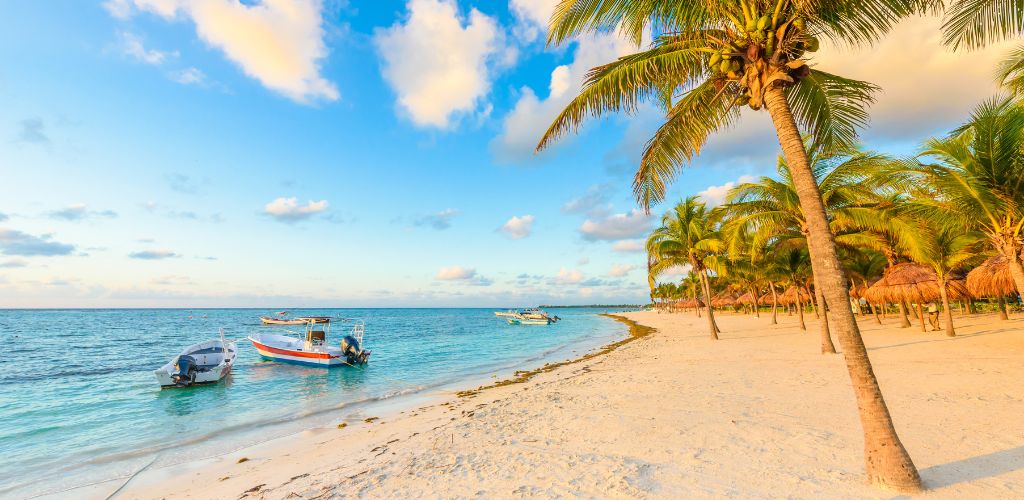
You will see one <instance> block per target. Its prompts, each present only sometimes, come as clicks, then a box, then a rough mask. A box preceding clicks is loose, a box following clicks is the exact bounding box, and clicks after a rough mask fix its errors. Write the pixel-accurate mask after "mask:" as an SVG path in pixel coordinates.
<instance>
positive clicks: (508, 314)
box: [494, 309, 519, 318]
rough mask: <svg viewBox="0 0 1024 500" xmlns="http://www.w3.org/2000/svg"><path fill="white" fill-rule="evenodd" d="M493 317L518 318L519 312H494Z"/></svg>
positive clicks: (510, 310)
mask: <svg viewBox="0 0 1024 500" xmlns="http://www.w3.org/2000/svg"><path fill="white" fill-rule="evenodd" d="M494 315H495V316H497V317H499V318H514V317H516V316H519V311H514V310H512V309H509V310H508V311H494Z"/></svg>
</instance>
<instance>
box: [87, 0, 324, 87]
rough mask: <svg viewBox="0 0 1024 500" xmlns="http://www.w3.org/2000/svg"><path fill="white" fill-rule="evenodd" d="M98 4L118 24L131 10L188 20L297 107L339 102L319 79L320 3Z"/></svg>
mask: <svg viewBox="0 0 1024 500" xmlns="http://www.w3.org/2000/svg"><path fill="white" fill-rule="evenodd" d="M103 5H104V7H105V8H106V9H107V11H108V12H110V13H111V15H113V16H114V17H117V18H120V19H126V18H128V17H130V16H131V15H132V13H133V9H139V10H144V11H148V12H152V13H155V14H157V15H159V16H161V17H164V18H167V19H177V18H180V17H184V18H187V19H190V20H191V21H192V22H194V23H195V26H196V33H197V34H198V35H199V38H201V39H202V40H203V41H204V42H206V43H207V44H208V45H210V46H212V47H215V48H217V49H219V50H220V51H222V52H223V53H224V55H225V56H227V58H228V59H230V60H231V61H232V62H234V63H236V64H238V65H239V67H241V69H242V71H244V72H245V74H247V75H249V76H250V77H253V78H255V79H257V80H259V81H260V83H262V84H263V85H264V86H266V87H267V88H269V89H272V90H274V91H276V92H279V93H281V94H283V95H285V96H286V97H288V98H290V99H292V100H294V101H298V102H302V103H307V102H310V101H314V100H318V99H325V100H330V101H333V100H336V99H338V89H337V88H336V87H335V86H334V84H333V83H331V82H329V81H327V80H326V79H324V78H323V76H321V75H320V61H321V60H323V59H324V58H325V57H327V47H326V46H325V45H324V40H323V39H324V30H323V18H322V15H321V13H322V7H323V5H322V1H321V0H263V1H262V2H260V3H256V4H250V3H244V2H239V1H236V0H131V1H130V2H129V0H110V1H108V2H106V3H105V4H103Z"/></svg>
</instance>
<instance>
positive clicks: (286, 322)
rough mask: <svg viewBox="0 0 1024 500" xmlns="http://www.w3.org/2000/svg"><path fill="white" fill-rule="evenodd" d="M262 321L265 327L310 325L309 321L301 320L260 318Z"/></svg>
mask: <svg viewBox="0 0 1024 500" xmlns="http://www.w3.org/2000/svg"><path fill="white" fill-rule="evenodd" d="M260 321H262V322H263V324H264V325H304V324H306V323H308V321H306V320H303V319H301V318H292V319H285V318H271V317H270V316H260Z"/></svg>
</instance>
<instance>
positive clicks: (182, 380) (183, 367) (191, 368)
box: [171, 356, 199, 387]
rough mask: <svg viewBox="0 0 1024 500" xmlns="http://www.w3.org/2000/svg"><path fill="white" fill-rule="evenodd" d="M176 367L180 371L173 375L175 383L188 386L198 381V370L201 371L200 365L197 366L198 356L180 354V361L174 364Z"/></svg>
mask: <svg viewBox="0 0 1024 500" xmlns="http://www.w3.org/2000/svg"><path fill="white" fill-rule="evenodd" d="M174 368H176V369H177V370H178V373H175V374H173V375H171V380H173V381H174V385H176V386H178V387H188V386H190V385H192V384H193V383H194V382H195V381H196V372H198V371H199V367H198V366H196V358H193V357H192V356H178V362H177V363H175V364H174Z"/></svg>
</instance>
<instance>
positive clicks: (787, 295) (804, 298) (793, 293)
mask: <svg viewBox="0 0 1024 500" xmlns="http://www.w3.org/2000/svg"><path fill="white" fill-rule="evenodd" d="M797 294H799V297H800V303H801V304H806V303H807V302H808V301H810V300H811V296H810V295H807V292H806V291H804V289H803V288H797V287H795V286H791V287H789V289H787V290H786V291H785V292H782V295H779V304H783V305H789V304H796V298H797Z"/></svg>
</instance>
